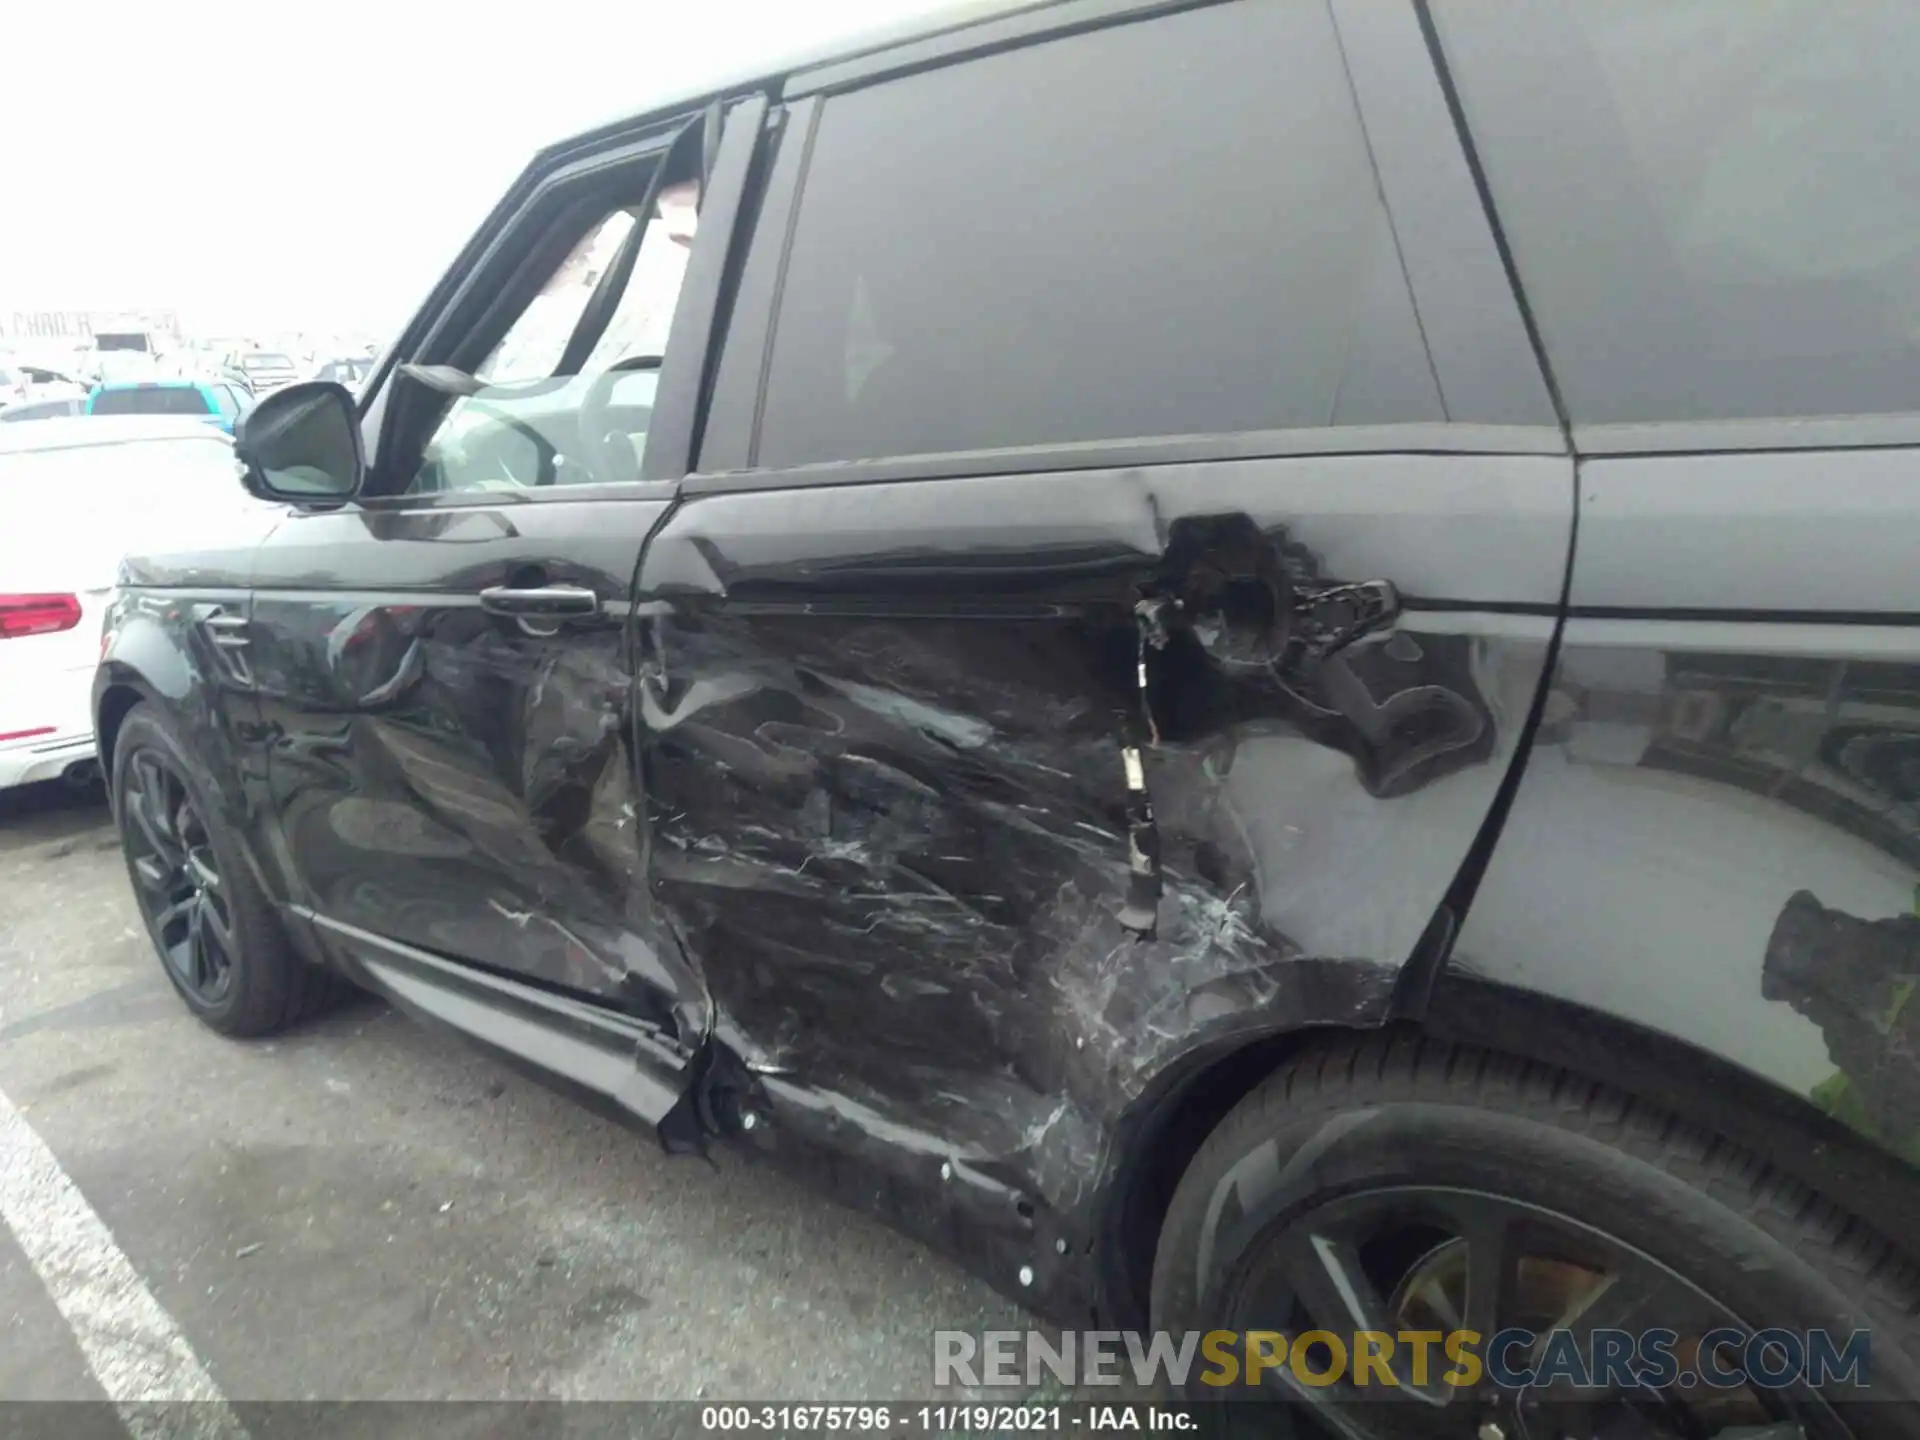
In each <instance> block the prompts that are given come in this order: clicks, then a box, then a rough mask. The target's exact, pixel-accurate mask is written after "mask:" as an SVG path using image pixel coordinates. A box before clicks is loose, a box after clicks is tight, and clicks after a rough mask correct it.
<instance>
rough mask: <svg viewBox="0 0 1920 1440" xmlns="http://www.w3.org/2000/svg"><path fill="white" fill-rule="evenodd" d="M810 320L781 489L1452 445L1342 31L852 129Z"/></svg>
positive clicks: (883, 118)
mask: <svg viewBox="0 0 1920 1440" xmlns="http://www.w3.org/2000/svg"><path fill="white" fill-rule="evenodd" d="M783 296H784V299H783V304H782V309H781V312H780V315H779V317H778V321H777V325H776V328H775V332H774V350H773V357H772V365H771V367H770V371H769V378H768V388H767V395H766V404H765V419H764V427H763V430H762V434H761V439H760V453H759V463H761V464H762V465H769V466H781V465H792V464H801V463H806V462H812V461H830V460H845V459H854V458H862V457H872V456H884V455H906V454H915V453H927V452H942V451H958V450H974V449H984V448H994V447H1003V446H1020V445H1037V444H1050V443H1060V442H1075V441H1091V440H1105V439H1116V438H1121V437H1135V436H1139V437H1144V436H1162V435H1191V434H1208V433H1219V432H1232V431H1247V430H1268V429H1281V428H1286V427H1292V426H1325V425H1348V424H1369V423H1379V422H1387V421H1403V420H1439V419H1441V418H1442V412H1441V408H1440V403H1439V397H1438V394H1437V391H1436V389H1435V386H1434V383H1433V379H1432V375H1431V373H1430V370H1429V367H1428V363H1427V360H1426V355H1425V351H1424V349H1423V346H1422V344H1421V340H1420V335H1419V327H1418V325H1417V323H1416V321H1415V317H1414V311H1413V305H1412V301H1411V299H1410V297H1409V295H1408V293H1407V288H1406V283H1405V280H1404V277H1403V274H1402V270H1401V267H1400V263H1399V258H1398V253H1397V251H1396V249H1395V247H1394V242H1393V235H1392V232H1391V229H1390V227H1389V226H1388V223H1387V216H1386V212H1385V208H1384V206H1383V205H1382V203H1381V200H1380V196H1379V192H1378V189H1377V187H1376V182H1375V179H1374V176H1373V171H1372V166H1371V163H1370V161H1369V159H1368V155H1367V148H1366V142H1365V138H1364V136H1363V134H1362V132H1361V129H1360V125H1359V120H1358V116H1357V113H1356V111H1355V107H1354V102H1353V98H1352V95H1351V92H1350V91H1349V88H1348V85H1347V81H1346V72H1345V67H1344V66H1343V64H1342V62H1341V55H1340V47H1339V43H1338V40H1337V38H1336V36H1335V34H1334V31H1333V26H1332V22H1331V20H1330V18H1329V16H1328V12H1327V9H1326V7H1325V6H1323V5H1311V4H1274V5H1257V4H1228V5H1216V6H1212V7H1209V8H1206V9H1201V10H1193V11H1188V12H1185V13H1182V14H1177V15H1171V16H1166V17H1163V18H1159V19H1153V20H1145V21H1139V22H1135V23H1130V24H1125V25H1119V26H1115V27H1112V28H1109V29H1104V30H1098V31H1094V32H1091V33H1088V34H1085V35H1080V36H1075V37H1072V38H1068V39H1060V40H1053V41H1048V42H1046V43H1042V44H1038V45H1035V46H1032V47H1029V48H1026V49H1022V50H1015V51H1010V52H1008V53H1006V54H1002V55H994V56H990V57H987V58H983V59H978V60H972V61H968V62H965V63H962V64H957V65H953V66H950V67H947V68H944V69H940V70H934V71H930V72H928V73H926V74H923V75H915V76H911V77H908V78H905V79H900V80H893V81H889V82H886V83H883V84H879V85H875V86H873V87H872V88H870V89H867V90H863V91H857V92H854V93H851V94H846V95H840V96H835V97H834V98H831V99H829V100H828V101H827V102H826V104H825V108H824V109H823V111H822V113H821V117H820V125H819V131H818V133H817V135H816V137H815V140H814V145H813V155H812V161H811V165H810V167H809V169H808V172H807V175H806V178H805V181H804V184H803V186H802V191H801V199H800V210H799V215H798V219H797V224H796V228H795V232H794V240H793V247H792V253H791V256H790V259H789V263H788V269H787V276H786V282H785V285H784V288H783Z"/></svg>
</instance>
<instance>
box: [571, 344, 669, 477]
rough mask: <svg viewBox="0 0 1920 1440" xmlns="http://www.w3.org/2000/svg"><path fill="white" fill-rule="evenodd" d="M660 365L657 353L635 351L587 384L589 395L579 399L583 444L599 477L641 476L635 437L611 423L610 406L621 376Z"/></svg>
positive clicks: (595, 473) (595, 474) (652, 368)
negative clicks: (634, 353)
mask: <svg viewBox="0 0 1920 1440" xmlns="http://www.w3.org/2000/svg"><path fill="white" fill-rule="evenodd" d="M659 368H660V357H659V356H658V355H632V356H629V357H628V358H627V359H625V360H622V361H620V362H619V363H618V364H617V365H613V366H610V367H609V368H608V369H606V370H604V371H602V372H601V373H600V374H599V375H597V376H595V377H594V381H593V384H592V385H590V386H588V387H587V393H586V397H585V398H584V399H582V400H581V402H580V446H581V448H582V449H583V450H585V451H586V452H587V464H588V466H589V467H590V468H591V469H592V471H593V475H594V478H595V479H596V480H620V481H625V480H638V479H639V478H640V457H639V456H638V455H636V454H634V451H633V437H632V436H631V435H629V434H627V433H626V432H625V431H624V430H616V429H612V428H611V427H610V426H609V424H608V416H607V410H608V408H609V407H610V406H611V405H612V404H613V391H614V387H615V386H616V385H618V384H619V383H620V377H621V376H623V375H630V374H632V373H633V372H634V371H636V370H658V369H659Z"/></svg>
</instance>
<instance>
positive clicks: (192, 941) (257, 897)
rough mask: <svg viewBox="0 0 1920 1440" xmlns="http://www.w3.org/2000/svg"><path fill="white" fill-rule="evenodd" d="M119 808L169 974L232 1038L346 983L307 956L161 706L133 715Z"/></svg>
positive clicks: (271, 1023)
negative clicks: (286, 928)
mask: <svg viewBox="0 0 1920 1440" xmlns="http://www.w3.org/2000/svg"><path fill="white" fill-rule="evenodd" d="M111 783H112V787H113V802H114V803H113V810H114V818H115V821H116V823H117V824H118V826H119V830H120V849H121V853H122V855H123V856H124V857H125V859H126V862H127V874H128V877H129V878H130V879H131V881H132V883H133V892H134V900H135V903H136V905H137V906H138V908H139V910H140V916H141V919H142V921H143V922H144V923H145V925H146V927H147V935H148V938H149V939H151V940H152V942H153V946H154V951H155V953H156V955H157V956H158V958H159V959H160V962H161V969H162V970H163V971H164V972H165V974H166V977H167V979H168V980H169V981H170V982H171V983H172V985H173V988H174V990H175V991H176V992H178V994H179V996H180V998H181V999H182V1000H183V1001H185V1002H186V1005H187V1008H188V1009H189V1010H191V1011H192V1012H193V1013H194V1014H195V1015H196V1016H197V1017H198V1018H199V1019H200V1020H201V1021H202V1022H203V1023H204V1024H205V1025H207V1026H208V1027H209V1028H211V1029H213V1030H217V1031H219V1032H220V1033H221V1034H222V1035H231V1036H234V1037H253V1036H260V1035H271V1034H274V1033H276V1032H278V1031H280V1030H283V1029H285V1028H286V1027H287V1026H289V1025H291V1024H293V1023H294V1022H295V1021H297V1020H299V1019H301V1018H302V1017H303V1016H306V1015H309V1014H312V1013H314V1012H315V1011H316V1010H318V1009H320V1008H321V1007H322V1006H324V1005H326V1004H327V1003H328V1002H329V1001H331V1000H332V999H333V998H334V997H335V996H336V995H337V994H338V992H339V989H340V986H339V985H338V983H337V982H336V981H335V979H334V977H333V976H331V975H330V974H328V973H327V972H325V971H323V970H320V969H318V968H316V967H315V966H312V965H309V964H307V963H306V962H305V961H304V960H302V959H301V958H300V957H299V955H298V954H296V953H295V951H294V949H293V947H292V945H291V944H290V943H289V942H288V940H287V937H286V933H285V931H284V930H282V929H281V926H280V922H279V919H278V917H277V916H276V915H275V913H274V909H273V905H272V903H271V902H270V901H269V900H268V899H267V896H266V894H265V893H264V892H263V891H262V890H261V888H260V885H259V882H258V881H257V880H256V879H255V877H254V873H253V870H252V867H251V866H250V865H248V863H247V859H246V852H245V850H244V848H243V847H242V846H241V844H240V843H239V841H238V839H237V837H236V836H235V835H234V834H233V832H232V829H231V828H230V827H229V825H228V824H227V821H226V818H225V812H224V811H223V810H222V809H221V807H220V806H219V805H218V804H217V803H216V800H215V794H216V792H215V791H214V789H213V786H212V784H211V782H210V780H209V779H208V777H207V776H206V775H205V772H204V771H203V769H202V767H200V766H199V765H197V764H195V763H194V762H193V760H192V759H191V758H190V757H189V753H188V751H187V748H186V746H185V745H183V744H182V743H181V742H180V740H179V738H178V737H177V736H176V735H175V734H174V733H173V730H172V727H171V726H170V725H169V723H168V722H167V721H166V720H165V719H164V718H163V717H162V716H161V715H160V713H159V712H158V711H157V710H155V709H154V708H153V707H152V706H151V705H149V704H145V703H142V704H139V705H136V706H134V708H133V709H132V710H131V711H129V712H128V713H127V716H126V718H125V720H124V721H122V723H121V726H120V730H119V734H118V736H117V737H116V741H115V744H114V750H113V774H112V782H111Z"/></svg>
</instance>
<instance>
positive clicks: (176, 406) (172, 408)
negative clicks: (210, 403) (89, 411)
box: [93, 385, 207, 415]
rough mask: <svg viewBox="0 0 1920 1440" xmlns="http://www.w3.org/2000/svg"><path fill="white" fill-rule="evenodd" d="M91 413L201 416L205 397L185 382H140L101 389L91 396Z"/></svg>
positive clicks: (204, 409)
mask: <svg viewBox="0 0 1920 1440" xmlns="http://www.w3.org/2000/svg"><path fill="white" fill-rule="evenodd" d="M93 413H94V414H95V415H205V414H206V413H207V400H206V397H205V396H204V395H202V394H201V393H200V392H199V391H198V390H196V389H194V388H193V387H192V386H189V385H141V386H138V387H136V388H134V389H130V390H102V391H101V392H100V393H99V394H98V395H96V396H94V397H93Z"/></svg>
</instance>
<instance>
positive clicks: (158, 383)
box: [93, 375, 208, 390]
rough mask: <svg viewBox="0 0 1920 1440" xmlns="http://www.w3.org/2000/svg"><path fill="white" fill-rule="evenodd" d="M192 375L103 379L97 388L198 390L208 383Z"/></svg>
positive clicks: (95, 387)
mask: <svg viewBox="0 0 1920 1440" xmlns="http://www.w3.org/2000/svg"><path fill="white" fill-rule="evenodd" d="M207 383H208V382H207V381H205V380H196V379H194V378H193V377H192V376H190V375H156V376H154V377H153V379H151V380H102V381H101V382H100V383H99V384H97V385H95V386H94V387H93V388H94V389H95V390H198V389H199V388H200V387H201V386H203V385H205V384H207Z"/></svg>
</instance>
